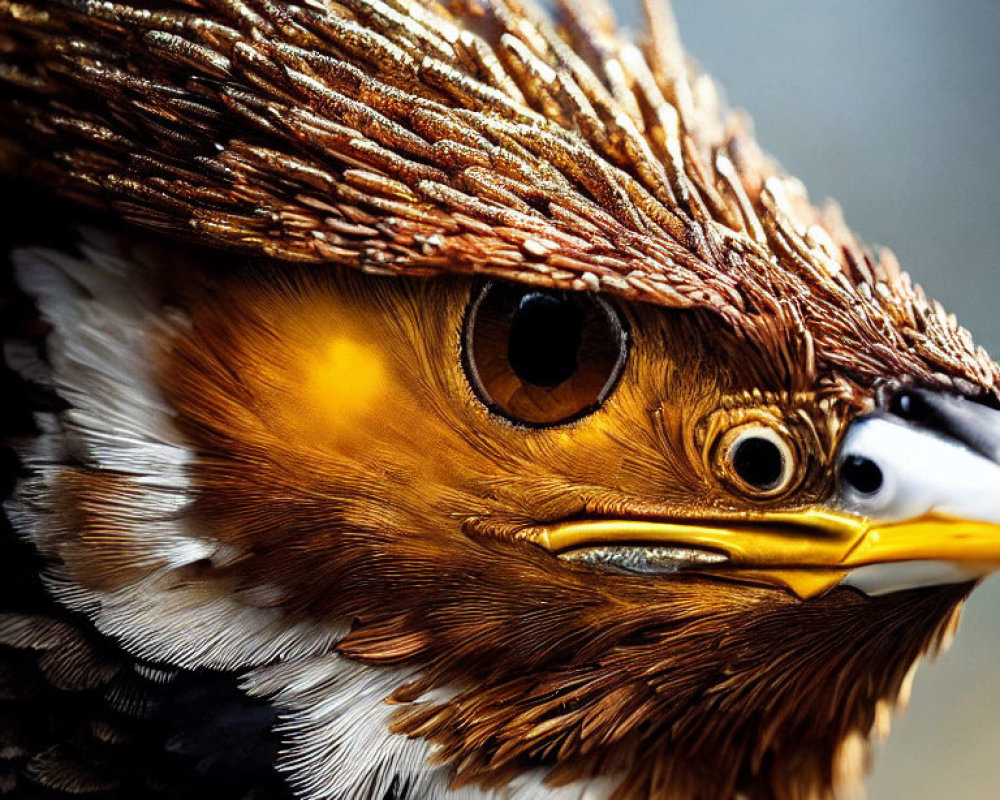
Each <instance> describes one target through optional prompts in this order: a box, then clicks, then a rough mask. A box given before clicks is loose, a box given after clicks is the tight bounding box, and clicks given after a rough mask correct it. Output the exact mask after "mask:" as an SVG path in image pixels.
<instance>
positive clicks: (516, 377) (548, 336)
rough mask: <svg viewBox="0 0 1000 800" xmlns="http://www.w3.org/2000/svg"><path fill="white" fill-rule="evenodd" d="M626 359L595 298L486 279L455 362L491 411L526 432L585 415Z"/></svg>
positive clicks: (622, 334)
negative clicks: (457, 362) (459, 365)
mask: <svg viewBox="0 0 1000 800" xmlns="http://www.w3.org/2000/svg"><path fill="white" fill-rule="evenodd" d="M627 357H628V333H627V330H626V328H625V325H624V321H623V320H622V318H621V316H620V315H619V313H618V312H617V311H616V310H615V309H614V308H613V307H612V306H611V304H610V303H608V301H607V300H605V299H604V298H603V297H601V296H600V295H597V294H592V293H589V292H568V291H561V290H556V289H539V288H537V287H534V286H525V285H523V284H517V283H508V282H505V281H492V282H490V283H487V284H485V285H484V286H482V287H480V288H478V289H477V290H476V292H475V293H474V294H473V296H472V299H471V302H470V303H469V306H468V309H467V310H466V314H465V320H464V322H463V332H462V363H463V366H464V367H465V371H466V375H467V376H468V378H469V383H470V385H471V387H472V389H473V391H474V392H475V393H476V395H477V396H478V398H479V400H480V401H482V402H483V404H484V405H486V407H487V408H489V409H490V411H492V412H494V413H495V414H498V415H500V416H502V417H505V418H506V419H508V420H510V421H511V422H515V423H517V424H519V425H525V426H531V427H545V426H548V425H559V424H562V423H566V422H570V421H573V420H577V419H580V418H582V417H585V416H587V415H588V414H591V413H593V412H594V411H596V410H597V409H598V408H600V406H601V405H602V404H603V403H604V401H605V400H607V398H608V396H609V395H610V394H611V392H612V391H613V390H614V388H615V385H616V384H617V383H618V380H619V378H621V375H622V371H623V370H624V367H625V361H626V359H627Z"/></svg>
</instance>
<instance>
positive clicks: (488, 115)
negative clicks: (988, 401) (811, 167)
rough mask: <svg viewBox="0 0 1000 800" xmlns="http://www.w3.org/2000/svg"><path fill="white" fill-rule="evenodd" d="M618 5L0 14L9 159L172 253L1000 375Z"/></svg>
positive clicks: (757, 343) (401, 1)
mask: <svg viewBox="0 0 1000 800" xmlns="http://www.w3.org/2000/svg"><path fill="white" fill-rule="evenodd" d="M646 11H647V16H648V18H649V24H648V26H647V31H646V33H645V34H644V35H643V36H642V38H641V40H640V41H639V42H638V43H632V42H630V41H629V40H628V39H627V38H625V37H623V36H621V35H620V34H619V33H618V31H617V30H616V24H615V22H614V19H613V15H612V13H611V11H610V9H609V8H608V7H606V6H605V5H604V4H603V3H602V2H601V0H593V1H592V2H586V1H585V0H565V2H561V3H559V4H558V5H557V14H556V19H555V21H552V20H550V19H549V18H548V16H547V15H546V14H545V12H543V11H542V10H541V9H539V8H538V7H536V6H534V5H533V4H532V3H531V2H511V3H507V2H504V1H503V0H496V1H495V2H494V0H483V1H482V2H480V0H461V1H460V2H455V3H418V2H413V0H390V1H389V2H383V0H349V1H348V2H343V3H336V2H324V1H323V0H314V1H313V2H305V3H302V4H301V5H292V6H286V5H285V4H276V3H272V2H268V0H253V1H252V2H251V1H247V2H244V1H243V0H236V1H234V2H212V3H194V2H191V3H188V2H173V3H171V2H152V3H133V4H127V3H122V4H116V3H103V2H96V0H79V1H73V0H59V2H55V3H45V4H40V5H35V4H33V3H31V2H12V1H11V0H5V2H3V3H2V4H0V35H2V36H3V38H4V43H5V46H4V47H3V52H4V59H5V62H6V68H5V69H4V70H3V73H2V74H3V77H4V78H6V80H7V81H8V82H9V83H12V84H13V86H14V88H15V89H16V90H17V92H16V94H17V97H16V99H15V100H14V101H13V102H10V103H7V104H5V107H4V111H3V112H2V113H3V114H4V117H5V128H7V130H8V131H10V132H12V131H14V130H17V129H20V130H21V131H22V132H23V134H22V136H21V137H20V138H19V142H18V143H17V144H8V146H7V147H6V148H5V150H6V154H7V159H8V161H10V162H11V163H15V162H21V161H22V160H24V159H25V157H27V162H28V163H30V164H33V166H34V168H35V169H36V170H37V171H39V172H41V173H42V174H43V176H44V177H46V178H47V179H48V180H50V181H51V182H52V183H53V184H54V185H56V186H58V187H59V188H60V190H61V191H63V192H64V193H66V194H68V195H70V196H72V197H75V198H79V199H82V200H84V201H86V202H89V203H97V204H110V205H113V206H114V207H116V208H117V209H118V210H119V212H120V213H122V214H123V215H124V216H125V217H127V218H129V219H131V220H134V221H136V222H139V223H140V224H143V225H146V226H149V227H152V228H155V229H157V230H160V231H164V232H168V233H171V234H174V235H180V236H184V237H187V238H193V239H195V240H197V241H200V242H204V243H207V244H212V245H215V246H222V247H225V248H229V249H239V250H242V251H247V252H253V253H258V254H263V255H268V256H272V257H277V258H282V259H289V260H294V261H304V262H310V263H325V262H336V263H342V264H351V265H353V266H357V267H360V268H362V269H366V270H368V271H371V272H391V273H399V274H410V275H416V274H427V273H430V272H435V271H462V272H489V273H492V274H498V275H504V276H506V277H510V278H514V279H517V280H520V281H530V282H534V283H538V284H544V285H556V286H563V287H572V288H577V289H599V290H601V291H604V292H608V293H610V294H616V295H620V296H622V297H627V298H629V299H638V300H648V301H651V302H654V303H657V304H660V305H664V306H670V307H676V308H707V309H711V310H712V311H714V312H716V313H718V314H719V315H721V316H722V317H723V319H725V320H726V322H727V323H728V324H729V325H731V326H732V327H733V328H734V329H735V330H736V331H738V332H739V333H740V335H741V336H743V337H745V339H746V341H747V346H748V347H753V348H755V349H757V350H759V351H760V352H761V353H763V354H766V357H767V358H768V359H769V360H772V361H774V362H776V363H785V364H788V365H794V369H793V370H790V371H791V372H793V373H795V374H805V375H808V376H813V377H815V378H816V379H817V380H820V381H821V382H822V383H824V384H825V391H828V392H839V393H842V394H850V393H851V391H852V390H851V388H850V387H849V386H844V385H842V384H843V383H844V382H845V381H846V382H849V383H857V384H860V385H862V386H864V387H868V386H870V385H872V384H873V383H875V382H877V381H878V380H879V379H880V378H884V377H885V376H886V375H892V376H895V377H897V378H901V379H905V378H909V379H911V380H915V381H919V382H920V383H922V384H924V385H940V386H946V387H957V388H958V389H959V390H961V391H963V392H967V393H975V392H982V391H987V392H992V391H993V387H994V386H995V384H996V382H997V378H998V377H1000V373H998V371H997V367H996V365H995V364H994V363H993V362H992V361H991V360H990V359H989V358H988V357H987V356H986V355H985V354H984V353H983V352H982V351H979V350H977V349H976V348H975V347H974V346H973V344H972V341H971V338H970V337H969V335H968V333H967V332H965V331H964V330H962V329H961V328H959V327H958V325H957V323H956V322H955V320H954V318H953V317H949V316H948V315H947V314H946V313H945V312H944V311H943V310H942V309H941V308H940V306H938V305H937V304H936V303H933V302H931V301H928V300H927V299H926V298H925V297H924V295H923V293H922V292H921V291H920V290H919V289H918V288H916V287H914V286H912V285H911V283H910V280H909V278H908V277H907V276H906V275H905V274H904V273H901V272H900V271H899V269H898V267H897V265H896V263H895V261H894V260H893V258H892V257H891V255H889V254H888V253H883V254H881V255H880V256H879V257H878V258H876V257H874V256H872V255H871V254H870V253H868V252H866V251H865V250H864V249H863V248H861V247H860V246H859V245H858V244H857V243H856V241H855V240H854V238H853V237H852V236H851V234H850V233H849V232H848V231H847V229H846V228H845V226H844V225H843V224H842V223H841V222H840V219H839V216H838V214H837V212H836V210H835V209H832V208H831V209H827V210H825V211H823V212H821V211H819V210H817V209H815V208H813V207H812V206H810V205H809V203H808V201H807V200H806V198H805V195H804V192H803V190H802V188H801V186H800V184H798V183H797V182H796V181H795V180H793V179H790V178H788V177H787V176H785V175H784V174H783V173H782V172H781V171H780V169H779V168H778V167H777V166H776V165H775V164H774V163H773V162H772V161H770V160H769V159H767V158H765V157H764V156H762V155H761V153H760V152H759V150H758V149H757V146H756V145H755V143H754V142H753V139H752V137H751V135H750V133H749V130H748V126H747V124H746V121H745V120H744V119H743V118H742V117H740V116H739V115H731V114H727V113H726V112H725V111H724V110H723V109H722V108H721V107H720V101H719V98H718V95H717V92H716V90H715V88H714V86H713V84H712V82H711V80H709V79H708V78H706V77H705V76H703V75H700V74H699V73H698V71H697V70H696V69H694V68H692V67H691V66H690V64H689V63H688V61H687V59H686V57H685V55H684V53H683V51H682V49H681V47H680V45H679V43H678V40H677V37H676V33H675V30H674V26H673V23H672V21H671V19H670V16H669V13H668V12H667V10H666V9H665V8H663V7H662V6H661V5H660V4H659V3H658V2H656V0H651V2H648V3H647V4H646Z"/></svg>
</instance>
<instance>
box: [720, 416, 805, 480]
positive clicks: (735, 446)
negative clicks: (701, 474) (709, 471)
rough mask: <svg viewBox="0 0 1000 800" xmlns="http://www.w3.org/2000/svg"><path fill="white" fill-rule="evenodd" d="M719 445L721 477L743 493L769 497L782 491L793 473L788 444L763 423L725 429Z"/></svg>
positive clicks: (792, 458)
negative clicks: (727, 430) (725, 431)
mask: <svg viewBox="0 0 1000 800" xmlns="http://www.w3.org/2000/svg"><path fill="white" fill-rule="evenodd" d="M720 448H721V468H722V473H723V475H724V477H725V478H726V479H727V480H728V481H729V482H730V483H732V484H733V485H735V486H736V488H738V489H740V490H741V491H742V492H745V493H746V494H751V495H755V496H757V497H773V496H775V495H777V494H780V493H781V492H783V491H785V490H786V489H787V488H788V487H789V485H790V484H791V482H792V478H793V477H794V476H795V467H796V461H795V455H794V452H793V450H792V447H791V445H790V444H789V443H788V442H787V441H786V440H785V438H784V437H782V436H781V434H779V433H778V432H777V431H775V430H773V429H772V428H769V427H767V426H765V425H760V424H749V425H742V426H740V427H738V428H735V429H733V430H731V431H729V432H727V433H726V434H725V435H724V436H723V437H722V441H721V443H720Z"/></svg>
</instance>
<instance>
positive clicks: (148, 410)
mask: <svg viewBox="0 0 1000 800" xmlns="http://www.w3.org/2000/svg"><path fill="white" fill-rule="evenodd" d="M147 5H148V6H149V8H147ZM159 5H161V4H139V5H138V6H136V7H125V6H121V7H118V6H115V7H114V8H112V7H110V6H107V7H105V6H98V5H95V4H91V5H87V6H86V7H83V6H78V5H74V4H66V5H65V6H62V5H59V6H58V8H59V9H60V10H58V11H55V10H53V11H48V12H44V13H42V12H39V13H38V14H37V15H36V16H33V17H30V25H28V26H26V27H25V28H23V29H18V31H17V33H16V34H15V35H14V38H15V39H17V41H19V42H20V50H18V51H17V52H19V53H20V54H21V58H22V60H26V59H25V57H24V54H25V53H28V54H30V55H31V59H30V60H31V63H35V64H37V65H39V66H38V67H37V75H35V76H34V78H35V79H34V80H28V79H27V78H24V79H23V80H21V84H22V86H21V90H22V94H23V97H20V98H19V99H18V104H17V105H16V106H12V107H13V108H15V109H16V111H17V115H18V120H17V123H16V125H15V123H14V122H11V123H10V126H11V129H12V130H20V129H24V128H25V127H26V128H27V129H28V130H29V132H32V133H33V134H40V135H36V136H34V137H32V136H24V135H21V137H20V138H19V139H18V144H17V145H16V147H17V148H18V152H19V153H28V154H29V155H30V156H31V157H30V158H26V159H25V163H29V164H35V165H41V166H40V167H36V168H37V169H40V170H41V171H42V172H43V173H44V176H47V177H48V178H49V180H52V179H53V178H54V177H55V178H58V182H59V183H60V184H61V186H62V188H63V189H64V191H66V192H68V193H69V194H71V195H73V196H74V197H78V198H84V199H86V200H87V201H88V202H90V203H97V204H104V205H106V206H109V207H111V208H114V209H116V210H117V211H118V212H119V213H121V214H123V215H124V216H125V217H126V218H128V219H129V220H131V221H132V222H138V223H140V224H143V225H146V226H147V227H152V228H155V229H157V230H158V231H159V232H160V233H164V232H166V233H170V234H173V235H174V236H175V237H176V236H183V237H185V238H194V239H196V240H197V244H198V245H199V247H195V248H187V247H181V246H179V245H176V244H168V243H167V242H165V241H159V240H157V242H156V243H154V244H144V245H138V244H135V243H134V242H131V241H129V240H128V239H127V238H123V237H120V236H119V237H114V236H106V235H100V234H95V233H92V232H91V233H88V234H86V241H85V243H84V244H83V245H82V246H81V254H80V255H78V256H68V255H60V254H56V253H52V252H42V251H32V252H26V253H25V254H23V255H22V256H20V270H19V275H20V280H21V283H22V285H23V286H24V288H25V289H26V290H27V291H28V292H29V294H31V295H33V296H34V297H35V298H36V299H37V301H38V305H39V310H40V312H41V314H42V316H43V317H44V318H45V319H46V320H47V321H48V322H49V324H50V325H51V326H52V333H51V334H50V335H49V340H48V356H49V362H50V363H49V364H48V365H47V366H41V365H39V366H38V368H37V369H34V368H33V367H32V366H30V365H29V362H30V359H28V358H27V357H23V358H22V359H21V360H20V361H19V362H18V363H19V364H20V366H21V369H22V371H23V372H25V373H26V374H34V375H37V376H40V380H42V382H44V383H47V384H48V385H49V386H50V387H51V388H52V389H54V390H55V392H56V393H58V394H59V395H60V396H61V397H62V399H63V401H64V404H65V405H66V409H65V410H61V411H57V412H54V413H51V414H48V415H43V417H42V418H41V429H42V432H41V434H40V435H39V436H38V437H37V439H36V440H35V442H34V443H33V444H32V445H31V446H30V447H29V448H28V450H27V452H26V454H25V460H26V463H27V465H28V466H29V467H31V468H33V469H34V470H35V475H34V477H31V478H28V479H26V480H25V481H23V482H22V486H21V489H20V493H19V495H18V497H17V498H16V499H15V501H14V503H13V504H12V505H11V508H10V512H9V513H10V514H11V516H12V519H13V520H14V522H15V525H16V526H17V527H18V529H19V530H20V531H21V532H22V533H23V534H24V535H25V536H26V537H28V538H29V539H30V540H32V541H33V542H34V543H35V544H36V545H37V546H38V548H39V549H40V551H41V552H42V554H43V555H45V556H47V557H48V558H49V559H50V561H51V563H52V581H51V587H52V591H53V593H54V594H55V596H56V597H57V598H59V599H60V600H61V601H62V602H64V603H66V604H67V605H69V606H71V607H72V608H75V609H78V610H80V611H83V612H84V613H86V614H87V615H88V616H89V617H90V618H91V619H92V620H93V622H94V624H95V625H96V626H97V628H98V629H99V630H100V631H102V632H103V633H105V634H107V635H109V636H111V637H112V638H113V639H114V640H116V641H118V642H120V644H121V646H122V647H123V648H124V649H125V650H126V651H127V652H129V653H130V654H132V655H134V656H135V657H136V658H140V659H143V660H146V661H151V662H156V663H167V664H170V665H173V666H179V667H184V668H208V669H223V670H228V671H233V672H236V673H238V674H239V675H240V678H241V680H242V683H243V686H244V688H245V690H246V691H247V692H248V693H250V694H253V695H255V696H259V697H264V698H267V699H268V701H269V702H272V703H273V704H274V705H275V706H277V707H278V708H280V709H281V710H282V712H283V714H284V715H285V720H286V721H285V722H284V723H283V726H282V729H281V732H282V735H283V737H284V738H283V742H284V744H283V755H282V761H281V766H282V768H283V769H284V770H285V771H286V773H287V774H288V776H289V781H290V783H291V784H292V785H293V786H294V787H296V789H297V790H298V791H299V792H300V793H301V794H302V796H304V797H308V798H324V797H357V798H361V797H382V796H383V795H385V794H386V793H387V792H390V790H393V791H397V792H398V791H403V792H404V793H405V792H407V791H408V792H410V793H411V796H413V797H441V798H445V797H449V796H462V797H475V798H478V797H501V796H503V797H507V796H510V797H524V798H529V797H530V798H536V797H543V796H544V797H552V798H564V797H565V798H580V797H595V798H603V797H614V798H616V800H627V799H631V798H636V799H638V798H647V797H649V798H652V797H677V798H684V797H690V798H699V797H734V796H736V795H737V794H739V793H742V794H744V795H745V796H748V797H753V798H757V797H761V798H765V797H776V798H799V797H825V796H828V793H829V792H830V791H831V787H833V786H834V785H838V784H843V783H846V782H850V781H851V780H852V779H854V778H856V777H857V775H858V774H859V773H860V772H861V771H863V767H864V762H865V756H866V750H865V742H866V741H867V739H868V737H869V736H870V735H871V734H872V733H873V732H878V731H880V730H882V729H883V728H884V727H885V724H886V717H887V714H888V712H889V709H890V708H891V706H892V705H894V704H895V703H897V702H899V701H901V700H903V699H905V695H906V693H907V691H908V689H907V686H908V680H909V678H910V677H911V676H912V667H913V666H914V664H915V663H916V661H917V659H918V658H919V657H920V656H921V655H922V654H923V653H924V652H926V651H927V650H928V649H934V648H935V647H937V646H939V645H940V644H941V643H942V642H943V641H944V640H945V639H946V638H947V636H948V635H949V634H950V633H951V631H952V630H953V628H954V625H955V622H956V620H957V612H958V609H959V607H960V604H961V601H962V600H963V599H964V597H965V596H966V594H967V593H968V591H969V589H970V588H971V586H972V585H973V584H974V582H975V581H977V580H978V579H979V578H981V577H982V576H984V575H985V574H987V573H988V572H990V571H991V570H992V569H993V568H994V567H995V566H996V565H997V564H1000V505H998V504H997V501H996V500H995V499H994V495H995V492H994V486H995V484H996V479H997V477H1000V465H998V463H997V461H998V456H1000V449H998V447H1000V431H998V425H1000V422H998V420H1000V414H998V412H997V411H996V406H997V396H996V387H997V384H998V377H1000V372H998V367H997V366H996V365H995V364H994V363H993V362H992V361H991V360H990V359H989V358H988V356H986V354H985V353H983V352H982V351H981V350H977V349H976V348H974V346H973V345H972V343H971V339H970V337H969V336H968V334H967V333H966V332H965V331H964V330H962V329H961V328H959V327H958V325H957V323H956V322H955V321H954V318H952V317H949V316H948V315H946V314H945V313H944V312H943V311H942V310H941V309H940V307H939V306H938V305H936V304H935V303H933V302H931V301H928V300H927V299H926V298H925V297H924V295H923V293H922V292H921V291H920V290H919V289H918V288H915V287H913V286H912V284H911V283H910V281H909V279H908V277H907V276H906V275H905V274H904V273H902V272H900V271H899V269H898V267H897V266H896V265H895V263H894V262H893V260H892V258H891V256H890V255H888V254H882V255H881V256H880V257H876V256H875V255H873V254H872V253H870V252H869V251H867V250H865V249H864V248H862V247H861V246H860V245H858V244H857V243H856V242H855V240H854V239H853V237H851V235H850V234H849V232H847V230H846V228H844V226H843V224H842V223H841V222H840V221H839V218H838V217H837V216H836V214H835V213H834V212H832V211H826V212H820V211H818V210H816V209H815V208H813V207H812V206H811V205H810V204H809V203H808V201H807V200H806V198H805V196H804V194H803V193H802V191H801V189H800V187H799V186H798V184H797V183H796V182H795V181H794V180H792V179H790V178H788V177H787V176H784V175H783V174H782V173H781V172H780V170H778V168H777V167H776V166H775V165H774V164H773V163H771V162H770V161H769V160H767V159H766V158H764V157H763V156H762V155H760V153H759V152H758V151H757V150H756V147H755V146H754V144H753V142H752V139H751V138H750V136H749V132H748V131H747V128H746V126H745V123H743V122H741V120H740V118H739V117H732V116H723V115H722V113H721V112H720V111H719V110H718V108H717V107H716V98H715V95H714V93H713V89H712V85H711V83H710V82H708V81H707V80H706V79H704V78H702V77H701V76H698V75H696V74H694V73H693V72H692V71H690V69H689V67H688V66H687V64H686V62H685V60H684V58H683V56H682V54H681V51H680V50H679V49H678V46H677V44H676V41H675V39H674V36H673V31H672V27H671V24H670V22H669V20H668V19H665V18H664V16H663V15H662V14H661V13H658V12H657V11H656V9H654V8H651V9H650V26H649V27H650V34H649V37H648V40H647V42H646V46H645V48H644V49H640V48H639V47H637V46H636V45H634V44H631V43H630V42H628V41H626V40H625V39H624V38H622V37H620V36H619V35H618V34H617V32H616V31H615V28H614V25H613V23H612V21H611V20H610V18H609V16H608V12H607V10H606V9H604V8H603V7H600V6H598V5H590V4H588V7H587V8H586V9H583V8H578V7H577V6H576V4H574V3H566V4H564V6H563V7H562V10H561V12H560V18H559V19H560V25H559V27H558V29H557V27H556V26H555V25H554V24H553V23H551V22H550V21H549V20H548V19H547V18H546V17H544V16H543V15H542V14H541V12H539V11H537V10H535V9H531V8H528V7H523V6H521V5H520V4H518V5H508V4H505V3H501V2H483V3H469V4H465V5H461V6H458V5H456V6H455V7H454V8H452V7H450V6H449V7H448V8H445V7H444V6H438V5H436V4H432V5H417V4H410V3H407V2H399V3H396V4H391V5H385V4H381V3H375V2H362V1H361V0H358V2H352V3H345V4H343V5H333V4H325V3H309V4H305V5H303V6H302V7H289V8H288V9H276V8H272V7H271V5H270V4H266V3H252V4H249V3H248V4H243V3H231V4H219V6H218V10H217V11H213V12H211V13H209V12H207V11H202V10H200V9H199V10H191V9H189V8H187V7H176V8H175V7H174V5H173V4H162V5H164V7H165V10H164V9H159ZM168 5H169V8H168V9H167V8H166V6H168ZM19 8H20V6H19ZM213 8H214V7H213ZM404 11H405V12H406V13H408V14H409V16H406V15H405V14H404ZM585 12H586V13H585ZM19 13H22V15H23V13H24V12H23V10H22V12H19ZM39 32H44V33H45V34H46V37H42V36H41V35H40V33H39ZM22 40H23V41H22ZM60 42H61V43H62V45H60V44H59V43H60ZM70 43H72V45H73V46H72V47H70V46H69V44H70ZM63 45H64V46H63ZM68 65H73V66H75V67H76V69H74V70H71V69H69V68H68ZM22 77H23V76H22ZM46 89H48V90H49V91H46ZM53 93H55V95H57V96H59V97H60V98H62V99H61V100H60V101H59V102H56V101H50V100H49V99H48V98H49V97H50V96H53ZM81 98H84V99H81ZM137 101H141V102H137ZM74 102H76V105H74ZM67 107H68V108H71V109H75V110H74V111H73V112H72V113H68V114H67V113H66V111H65V109H66V108H67ZM123 120H127V123H126V122H123ZM188 140H190V141H188ZM8 147H14V145H8ZM39 151H41V152H42V153H43V155H39V154H38V153H39ZM192 152H193V153H196V154H197V155H194V156H192V155H190V153H192ZM133 236H134V234H133ZM206 246H210V247H214V248H216V249H215V250H211V249H208V247H206ZM220 249H221V250H230V251H237V252H241V253H249V254H250V256H251V257H250V259H249V261H236V260H234V258H233V256H232V255H229V254H226V253H220V252H219V250H220ZM22 355H23V354H22ZM15 360H17V359H15ZM33 369H34V371H33ZM393 787H395V789H393ZM504 792H507V794H504Z"/></svg>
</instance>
